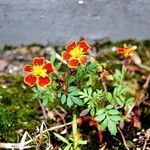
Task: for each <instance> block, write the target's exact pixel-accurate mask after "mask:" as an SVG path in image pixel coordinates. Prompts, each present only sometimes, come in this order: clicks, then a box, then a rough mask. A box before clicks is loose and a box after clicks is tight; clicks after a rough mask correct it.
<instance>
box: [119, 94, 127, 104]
mask: <svg viewBox="0 0 150 150" xmlns="http://www.w3.org/2000/svg"><path fill="white" fill-rule="evenodd" d="M119 98H120V100H121V101H122V102H123V103H124V102H125V101H126V98H125V97H124V96H122V95H119Z"/></svg>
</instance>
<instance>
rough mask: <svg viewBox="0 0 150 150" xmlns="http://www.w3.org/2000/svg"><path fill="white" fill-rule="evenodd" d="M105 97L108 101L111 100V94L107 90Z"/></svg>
mask: <svg viewBox="0 0 150 150" xmlns="http://www.w3.org/2000/svg"><path fill="white" fill-rule="evenodd" d="M106 99H108V100H109V101H111V100H112V94H111V93H110V92H107V94H106Z"/></svg>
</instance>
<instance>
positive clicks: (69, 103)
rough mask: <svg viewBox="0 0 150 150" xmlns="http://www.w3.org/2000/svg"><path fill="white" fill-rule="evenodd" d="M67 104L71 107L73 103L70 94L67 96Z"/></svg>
mask: <svg viewBox="0 0 150 150" xmlns="http://www.w3.org/2000/svg"><path fill="white" fill-rule="evenodd" d="M67 105H68V106H69V107H70V108H71V106H72V105H73V102H72V100H71V97H70V96H68V97H67Z"/></svg>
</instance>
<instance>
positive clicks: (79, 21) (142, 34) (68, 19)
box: [0, 0, 150, 46]
mask: <svg viewBox="0 0 150 150" xmlns="http://www.w3.org/2000/svg"><path fill="white" fill-rule="evenodd" d="M83 35H84V36H86V37H87V38H89V39H90V40H93V39H101V38H105V37H109V38H110V39H112V40H120V39H127V38H136V39H149V38H150V0H82V1H81V0H0V46H2V45H4V44H17V45H18V44H21V43H23V44H30V43H33V42H36V43H42V44H46V43H47V42H52V43H58V44H62V43H65V42H67V41H68V40H72V39H78V38H79V37H80V36H83Z"/></svg>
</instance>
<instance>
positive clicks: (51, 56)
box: [50, 53, 56, 63]
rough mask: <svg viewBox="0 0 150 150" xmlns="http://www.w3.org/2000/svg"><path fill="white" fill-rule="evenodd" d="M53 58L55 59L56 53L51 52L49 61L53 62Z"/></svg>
mask: <svg viewBox="0 0 150 150" xmlns="http://www.w3.org/2000/svg"><path fill="white" fill-rule="evenodd" d="M55 59H56V54H55V53H52V54H51V55H50V62H51V63H54V61H55Z"/></svg>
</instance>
